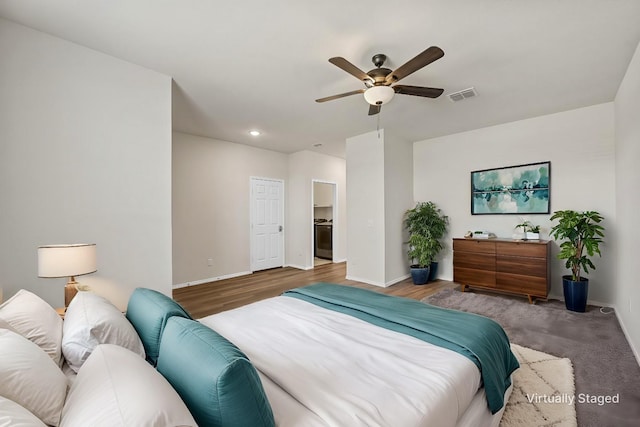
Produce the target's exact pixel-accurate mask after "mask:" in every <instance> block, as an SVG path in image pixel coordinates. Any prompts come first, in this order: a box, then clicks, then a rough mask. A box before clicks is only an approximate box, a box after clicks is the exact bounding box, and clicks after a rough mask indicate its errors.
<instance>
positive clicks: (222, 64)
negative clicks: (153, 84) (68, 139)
mask: <svg viewBox="0 0 640 427" xmlns="http://www.w3.org/2000/svg"><path fill="white" fill-rule="evenodd" d="M0 16H2V17H5V18H7V19H10V20H12V21H15V22H18V23H21V24H23V25H26V26H29V27H32V28H35V29H38V30H41V31H44V32H46V33H49V34H52V35H55V36H58V37H61V38H63V39H66V40H70V41H73V42H76V43H78V44H81V45H84V46H87V47H90V48H93V49H96V50H98V51H101V52H104V53H107V54H109V55H113V56H115V57H118V58H122V59H124V60H127V61H130V62H133V63H135V64H139V65H142V66H144V67H147V68H150V69H153V70H157V71H159V72H161V73H164V74H167V75H169V76H172V77H173V79H174V91H173V101H174V107H173V109H174V111H173V127H174V129H175V130H178V131H182V132H187V133H191V134H195V135H203V136H208V137H211V138H216V139H221V140H226V141H232V142H238V143H243V144H250V145H255V146H259V147H263V148H268V149H272V150H277V151H281V152H285V153H290V152H295V151H299V150H313V151H317V152H321V153H326V154H330V155H335V156H341V157H342V156H344V145H345V139H346V138H348V137H351V136H355V135H359V134H362V133H365V132H369V131H372V130H375V129H376V127H377V126H378V122H377V120H378V118H379V119H380V123H379V125H380V127H382V128H385V129H386V131H387V132H393V133H394V134H395V135H397V136H400V137H403V138H404V139H407V140H409V141H419V140H423V139H427V138H432V137H436V136H441V135H446V134H451V133H456V132H461V131H465V130H471V129H476V128H480V127H484V126H490V125H494V124H499V123H505V122H510V121H514V120H519V119H523V118H527V117H533V116H538V115H543V114H549V113H554V112H559V111H565V110H569V109H574V108H578V107H583V106H588V105H593V104H598V103H602V102H607V101H612V100H613V99H614V97H615V94H616V91H617V89H618V86H619V84H620V82H621V80H622V78H623V76H624V73H625V71H626V69H627V66H628V65H629V62H630V60H631V57H632V55H633V53H634V51H635V49H636V46H637V45H638V42H639V40H640V1H638V0H535V1H532V0H457V1H454V0H395V1H384V2H383V1H379V0H367V1H362V0H341V1H338V0H323V1H318V2H309V1H303V0H270V1H265V0H243V1H236V2H232V1H215V0H182V1H178V0H110V1H107V0H55V1H51V0H0ZM431 45H436V46H439V47H441V48H442V49H443V50H444V52H445V56H444V57H443V58H442V59H440V60H438V61H436V62H434V63H432V64H430V65H428V66H427V67H425V68H423V69H422V70H419V71H417V72H416V73H414V74H412V75H411V76H409V77H407V78H406V79H404V80H402V84H407V85H416V86H431V87H441V88H444V90H445V92H444V93H445V95H446V94H448V93H451V92H455V91H458V90H461V89H466V88H468V87H471V86H474V87H475V88H476V90H477V92H478V94H479V96H478V97H476V98H470V99H468V100H465V101H462V102H457V103H453V102H451V101H450V100H449V99H448V98H447V97H446V96H445V95H443V96H441V97H440V98H438V99H428V98H420V97H413V96H406V95H396V96H395V97H394V99H393V100H392V101H391V103H389V104H388V105H385V106H384V107H383V109H382V114H380V115H379V116H368V115H367V111H368V104H366V102H365V100H364V99H363V97H362V96H361V95H354V96H351V97H347V98H342V99H338V100H334V101H331V102H327V103H323V104H318V103H316V102H314V100H315V99H316V98H321V97H325V96H329V95H334V94H338V93H342V92H347V91H351V90H355V89H360V88H362V87H364V86H363V85H362V84H361V83H360V82H359V81H358V80H357V79H356V78H354V77H353V76H351V75H349V74H347V73H345V72H344V71H342V70H340V69H339V68H337V67H335V66H334V65H332V64H330V63H329V62H327V59H328V58H330V57H333V56H342V57H344V58H346V59H347V60H349V61H351V62H352V63H353V64H355V65H356V66H358V67H360V68H361V69H363V70H364V71H368V70H369V69H371V68H373V64H372V63H371V56H373V55H374V54H376V53H384V54H386V55H387V56H388V61H387V63H386V64H385V66H387V67H388V68H391V69H394V68H396V67H398V66H400V65H402V64H403V63H404V62H406V61H407V60H409V59H411V58H413V57H414V56H415V55H416V54H418V53H419V52H421V51H423V50H424V49H426V48H427V47H429V46H431ZM251 129H259V130H260V131H262V132H263V134H262V135H261V136H260V137H258V138H255V137H251V136H249V135H248V131H249V130H251ZM315 144H322V146H321V147H314V145H315Z"/></svg>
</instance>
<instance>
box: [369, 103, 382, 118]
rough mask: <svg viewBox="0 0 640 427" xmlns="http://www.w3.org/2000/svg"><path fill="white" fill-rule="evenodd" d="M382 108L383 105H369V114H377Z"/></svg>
mask: <svg viewBox="0 0 640 427" xmlns="http://www.w3.org/2000/svg"><path fill="white" fill-rule="evenodd" d="M380 109H382V105H369V115H370V116H375V115H376V114H378V113H379V112H380Z"/></svg>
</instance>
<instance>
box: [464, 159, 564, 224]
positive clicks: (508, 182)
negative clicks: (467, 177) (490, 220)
mask: <svg viewBox="0 0 640 427" xmlns="http://www.w3.org/2000/svg"><path fill="white" fill-rule="evenodd" d="M550 212H551V162H549V161H546V162H538V163H528V164H524V165H515V166H505V167H501V168H494V169H483V170H477V171H472V172H471V214H472V215H504V214H512V215H530V214H548V213H550Z"/></svg>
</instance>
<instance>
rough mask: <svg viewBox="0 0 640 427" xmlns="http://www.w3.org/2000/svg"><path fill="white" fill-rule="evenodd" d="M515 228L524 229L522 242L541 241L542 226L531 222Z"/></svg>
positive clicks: (525, 222)
mask: <svg viewBox="0 0 640 427" xmlns="http://www.w3.org/2000/svg"><path fill="white" fill-rule="evenodd" d="M515 228H522V234H523V237H522V240H538V239H540V226H539V225H533V224H532V223H531V221H524V222H522V223H521V224H518V225H516V226H515Z"/></svg>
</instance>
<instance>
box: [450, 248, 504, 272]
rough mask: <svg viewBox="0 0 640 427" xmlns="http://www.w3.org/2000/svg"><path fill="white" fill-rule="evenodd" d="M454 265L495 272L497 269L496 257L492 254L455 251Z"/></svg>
mask: <svg viewBox="0 0 640 427" xmlns="http://www.w3.org/2000/svg"><path fill="white" fill-rule="evenodd" d="M453 264H454V265H455V266H456V267H462V268H475V269H478V270H491V271H494V270H495V269H496V257H495V255H491V254H483V253H474V252H461V251H454V252H453Z"/></svg>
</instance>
